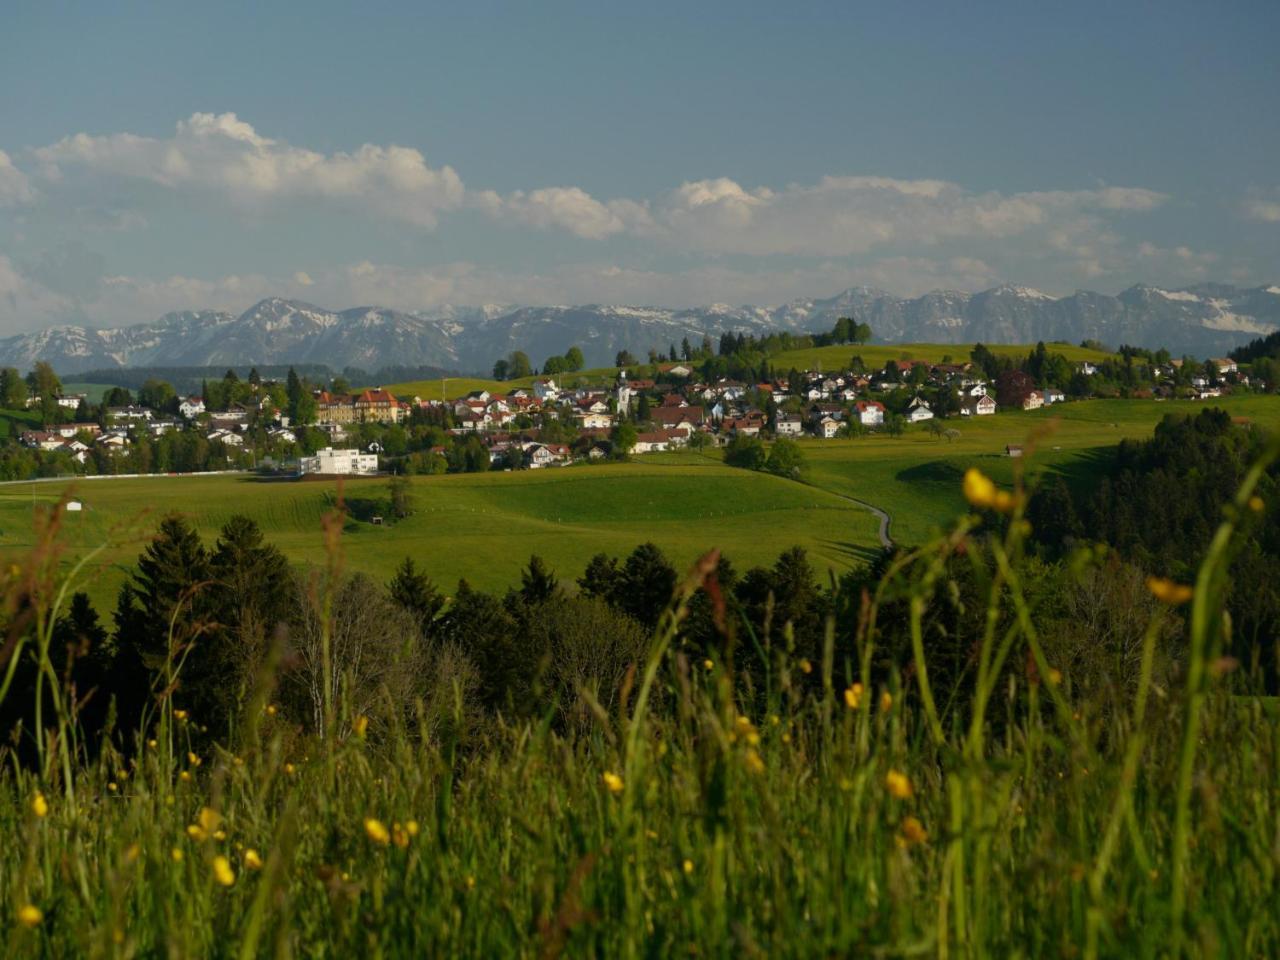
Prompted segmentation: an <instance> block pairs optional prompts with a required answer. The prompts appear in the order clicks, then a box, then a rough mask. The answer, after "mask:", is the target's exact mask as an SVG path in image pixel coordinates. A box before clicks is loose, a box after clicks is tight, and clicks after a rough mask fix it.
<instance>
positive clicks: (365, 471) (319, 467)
mask: <svg viewBox="0 0 1280 960" xmlns="http://www.w3.org/2000/svg"><path fill="white" fill-rule="evenodd" d="M377 472H378V457H377V454H372V453H361V452H360V451H359V450H335V449H334V448H333V447H325V448H324V449H323V450H317V451H316V455H315V456H314V457H302V458H301V459H300V460H299V461H298V473H299V474H303V475H305V474H319V475H321V476H334V475H345V474H355V475H361V476H369V475H370V474H375V473H377Z"/></svg>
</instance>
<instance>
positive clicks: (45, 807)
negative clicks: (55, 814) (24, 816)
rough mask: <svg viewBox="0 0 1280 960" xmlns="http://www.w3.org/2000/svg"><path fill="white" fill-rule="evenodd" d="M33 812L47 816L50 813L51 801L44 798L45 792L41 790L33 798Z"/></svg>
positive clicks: (40, 815) (38, 815)
mask: <svg viewBox="0 0 1280 960" xmlns="http://www.w3.org/2000/svg"><path fill="white" fill-rule="evenodd" d="M31 812H32V813H34V814H35V815H36V816H37V817H47V816H48V815H49V801H48V800H46V799H45V798H44V794H43V793H41V792H40V791H39V790H37V791H36V793H35V796H33V797H32V798H31Z"/></svg>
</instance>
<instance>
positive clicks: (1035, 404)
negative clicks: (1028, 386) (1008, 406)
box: [1022, 390, 1044, 410]
mask: <svg viewBox="0 0 1280 960" xmlns="http://www.w3.org/2000/svg"><path fill="white" fill-rule="evenodd" d="M1043 406H1044V394H1043V393H1041V392H1040V391H1039V390H1032V391H1031V392H1030V393H1028V394H1027V395H1026V397H1025V398H1024V399H1023V401H1022V409H1023V410H1039V409H1040V408H1041V407H1043Z"/></svg>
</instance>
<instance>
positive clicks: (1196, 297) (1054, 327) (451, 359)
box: [0, 284, 1280, 374]
mask: <svg viewBox="0 0 1280 960" xmlns="http://www.w3.org/2000/svg"><path fill="white" fill-rule="evenodd" d="M849 315H853V316H856V317H857V318H858V319H859V320H862V321H865V322H866V323H869V324H870V325H871V328H872V330H873V331H874V332H875V338H876V339H877V340H879V341H882V342H890V343H893V342H909V341H926V342H935V343H971V342H973V341H978V340H980V341H985V342H988V343H1034V342H1035V341H1037V340H1046V341H1048V340H1066V341H1069V342H1073V343H1075V342H1079V341H1080V340H1084V339H1094V340H1100V341H1102V342H1103V343H1107V344H1110V345H1112V346H1118V345H1120V344H1122V343H1129V344H1136V345H1139V346H1148V347H1167V348H1168V349H1170V350H1171V351H1173V352H1174V353H1175V354H1182V353H1190V354H1194V355H1198V356H1207V355H1210V354H1223V353H1226V352H1227V351H1228V350H1230V349H1231V348H1232V347H1234V346H1238V345H1239V344H1242V343H1245V342H1247V341H1248V340H1250V339H1252V338H1254V337H1257V336H1262V335H1265V334H1267V333H1271V332H1272V331H1274V330H1277V329H1280V286H1274V285H1272V286H1263V287H1254V288H1251V289H1247V290H1241V289H1237V288H1235V287H1229V286H1225V285H1222V284H1202V285H1199V286H1196V287H1188V288H1185V289H1182V290H1161V289H1158V288H1155V287H1148V286H1143V285H1138V286H1135V287H1131V288H1130V289H1128V290H1125V291H1124V292H1123V293H1121V294H1120V295H1119V296H1115V297H1112V296H1107V295H1105V294H1101V293H1093V292H1090V291H1078V292H1077V293H1074V294H1072V295H1071V296H1068V297H1061V298H1055V297H1049V296H1046V295H1045V294H1043V293H1040V292H1038V291H1036V290H1031V289H1029V288H1026V287H1015V286H1010V285H1004V286H1000V287H995V288H993V289H991V290H984V291H982V292H980V293H973V294H970V293H961V292H958V291H947V290H940V291H934V292H932V293H928V294H925V295H924V296H920V297H913V298H901V297H895V296H893V295H892V294H889V293H885V292H884V291H881V290H875V289H872V288H869V287H853V288H851V289H849V290H845V291H843V292H842V293H840V294H837V295H836V296H834V297H830V298H827V299H797V300H793V301H791V302H790V303H786V304H783V305H782V306H779V307H773V308H768V307H752V306H742V307H731V306H726V305H724V304H713V305H711V306H707V307H694V308H689V309H668V308H660V307H633V306H601V305H590V306H577V307H515V308H512V307H499V306H493V305H488V306H483V307H453V306H451V307H444V308H440V309H437V310H434V311H422V312H414V313H406V312H402V311H398V310H390V309H387V308H384V307H356V308H352V309H348V310H342V311H333V310H328V309H325V308H323V307H317V306H314V305H312V304H307V303H301V302H298V301H293V300H283V299H280V298H275V297H273V298H269V299H267V300H263V301H262V302H260V303H257V304H255V305H254V306H252V307H251V308H249V309H248V310H246V311H245V312H244V313H242V314H240V315H239V316H238V317H237V316H232V315H231V314H227V313H221V312H217V311H207V310H206V311H184V312H181V313H170V314H166V315H165V316H163V317H161V318H160V319H159V320H156V321H154V322H152V323H143V324H137V325H134V326H128V327H118V328H115V329H100V330H95V329H91V328H86V327H78V326H77V327H55V328H51V329H48V330H43V331H40V332H38V333H31V334H21V335H19V336H13V337H9V338H7V339H3V340H0V364H3V365H5V366H14V367H18V368H19V369H22V370H26V369H28V368H29V367H30V366H31V364H32V363H34V362H35V361H36V360H48V361H50V362H51V363H53V365H54V367H55V369H57V370H58V371H59V372H61V373H63V374H73V373H76V372H79V371H83V370H90V369H95V368H110V367H120V366H208V365H218V364H251V363H260V364H268V363H275V364H278V363H321V364H327V365H328V366H330V367H332V368H333V369H335V370H340V369H342V368H343V367H347V366H356V367H361V368H363V369H365V370H376V369H378V368H380V367H383V366H389V365H396V364H398V365H405V366H408V365H424V364H430V365H433V366H437V367H443V368H447V369H457V370H465V371H481V370H487V369H489V368H490V367H491V366H492V364H493V361H494V360H496V359H497V358H498V357H501V356H504V355H506V354H508V353H510V352H511V351H513V350H523V351H524V352H525V353H527V354H528V355H529V358H530V359H531V360H532V361H533V363H534V364H541V363H542V362H543V361H545V360H546V358H547V357H549V356H551V355H552V354H560V353H563V352H564V351H565V350H566V349H568V347H570V346H572V345H574V344H576V345H578V346H580V347H581V348H582V350H583V353H584V354H585V355H586V359H587V363H588V365H590V366H603V365H607V364H610V363H612V361H613V358H614V356H615V355H616V354H617V353H618V351H619V350H624V349H625V350H629V351H630V352H631V353H633V354H635V355H636V356H638V357H641V358H643V357H645V356H646V355H647V354H648V351H649V350H650V349H656V350H660V351H662V352H663V353H665V352H666V351H667V349H668V348H669V346H670V345H671V344H673V343H674V344H675V345H676V346H677V347H679V346H680V344H681V341H682V340H683V339H684V338H686V337H687V338H688V339H689V341H690V342H691V343H694V344H697V343H698V342H700V341H701V339H702V337H703V336H704V335H706V336H710V337H712V338H717V337H718V336H719V335H720V334H721V333H723V332H724V331H726V330H733V331H741V332H753V333H757V334H759V333H764V332H767V331H769V330H790V331H793V332H808V331H818V330H828V329H830V328H831V326H832V325H833V324H834V323H835V321H836V319H837V318H838V317H841V316H849Z"/></svg>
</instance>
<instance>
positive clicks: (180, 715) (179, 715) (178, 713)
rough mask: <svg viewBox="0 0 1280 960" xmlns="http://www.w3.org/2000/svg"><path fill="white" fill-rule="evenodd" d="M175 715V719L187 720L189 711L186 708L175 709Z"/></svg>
mask: <svg viewBox="0 0 1280 960" xmlns="http://www.w3.org/2000/svg"><path fill="white" fill-rule="evenodd" d="M173 716H174V719H175V720H186V719H187V711H185V710H175V711H173Z"/></svg>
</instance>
